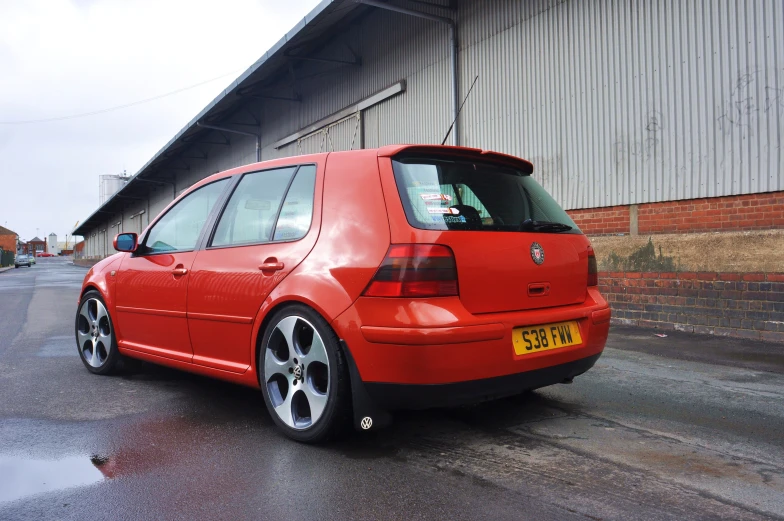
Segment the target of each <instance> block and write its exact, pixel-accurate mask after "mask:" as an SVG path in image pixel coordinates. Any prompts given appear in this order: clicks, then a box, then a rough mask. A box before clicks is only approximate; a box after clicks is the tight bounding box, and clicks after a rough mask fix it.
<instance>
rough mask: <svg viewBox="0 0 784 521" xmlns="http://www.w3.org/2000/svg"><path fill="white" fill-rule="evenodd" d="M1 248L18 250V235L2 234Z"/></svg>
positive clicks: (0, 238) (0, 237) (0, 239)
mask: <svg viewBox="0 0 784 521" xmlns="http://www.w3.org/2000/svg"><path fill="white" fill-rule="evenodd" d="M0 248H1V249H3V250H4V251H12V252H16V235H0Z"/></svg>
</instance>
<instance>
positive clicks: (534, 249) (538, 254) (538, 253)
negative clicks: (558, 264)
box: [531, 242, 544, 264]
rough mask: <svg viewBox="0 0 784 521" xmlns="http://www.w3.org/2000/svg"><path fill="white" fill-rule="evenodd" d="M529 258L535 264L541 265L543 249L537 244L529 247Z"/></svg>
mask: <svg viewBox="0 0 784 521" xmlns="http://www.w3.org/2000/svg"><path fill="white" fill-rule="evenodd" d="M531 258H532V259H533V260H534V262H535V263H536V264H541V263H543V262H544V249H543V248H542V245H541V244H539V243H538V242H535V243H533V244H532V245H531Z"/></svg>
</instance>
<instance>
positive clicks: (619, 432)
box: [0, 259, 784, 520]
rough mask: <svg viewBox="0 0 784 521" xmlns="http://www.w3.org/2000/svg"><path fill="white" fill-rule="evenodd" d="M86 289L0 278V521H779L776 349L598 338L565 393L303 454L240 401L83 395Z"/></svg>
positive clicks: (466, 411)
mask: <svg viewBox="0 0 784 521" xmlns="http://www.w3.org/2000/svg"><path fill="white" fill-rule="evenodd" d="M84 274H85V270H84V269H82V268H78V267H74V266H72V265H69V264H68V263H67V262H66V261H64V260H63V259H40V260H39V263H38V265H37V266H35V267H33V268H32V269H23V268H20V269H18V270H10V271H8V272H5V273H0V519H4V520H6V519H8V520H12V519H24V520H29V519H78V520H86V519H112V520H114V519H286V520H289V519H307V520H310V519H341V520H342V519H536V520H549V519H552V520H566V519H784V400H782V398H784V348H781V347H776V346H769V345H764V344H753V343H743V344H740V343H735V342H731V341H728V340H720V339H710V338H702V337H693V336H685V335H683V336H681V335H675V336H673V335H671V336H670V337H668V338H666V339H659V338H656V337H654V336H652V335H651V334H650V333H648V332H645V331H636V330H630V329H627V330H618V329H616V330H614V331H613V333H612V339H611V341H610V343H609V347H608V349H607V350H606V351H605V354H604V356H603V357H602V358H601V359H600V360H599V362H598V364H597V366H596V367H595V368H594V369H593V370H591V371H589V372H588V373H587V374H586V375H584V376H582V377H579V378H577V379H575V382H574V383H573V384H572V385H559V386H556V387H551V388H548V389H542V390H539V391H536V392H534V393H532V394H529V395H527V396H524V397H517V398H513V399H507V400H502V401H498V402H493V403H488V404H482V405H477V406H472V407H467V408H460V409H453V410H437V411H425V412H418V413H406V414H400V415H398V417H397V421H396V423H395V425H394V426H393V427H392V428H390V429H388V430H386V431H383V432H380V433H377V434H375V435H373V436H367V435H365V436H363V435H355V436H353V437H351V438H350V439H348V440H345V441H343V442H340V443H336V444H331V445H327V446H323V447H311V446H305V445H299V444H296V443H294V442H291V441H288V440H287V439H284V438H283V437H281V436H280V435H278V434H277V432H276V430H275V428H274V426H273V424H272V421H271V420H270V418H269V416H268V415H267V412H266V410H265V409H264V407H263V404H262V401H261V395H260V393H259V392H257V391H254V390H252V389H245V388H242V387H238V386H234V385H230V384H225V383H221V382H217V381H213V380H209V379H206V378H201V377H197V376H192V375H188V374H184V373H180V372H176V371H173V370H168V369H163V368H159V367H155V366H151V365H146V364H145V365H142V366H141V368H139V370H138V371H136V372H134V373H133V374H129V375H126V376H122V377H98V376H93V375H90V374H89V373H88V372H87V371H86V370H85V369H84V367H83V366H82V363H81V361H80V360H79V358H78V354H77V352H76V347H75V344H74V340H73V333H72V324H73V317H74V313H75V310H76V299H77V297H78V294H79V287H80V283H81V280H82V277H83V276H84Z"/></svg>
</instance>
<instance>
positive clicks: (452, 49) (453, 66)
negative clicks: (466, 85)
mask: <svg viewBox="0 0 784 521" xmlns="http://www.w3.org/2000/svg"><path fill="white" fill-rule="evenodd" d="M354 2H356V3H358V4H365V5H369V6H372V7H377V8H379V9H386V10H387V11H394V12H396V13H400V14H405V15H409V16H415V17H417V18H424V19H425V20H430V21H432V22H438V23H442V24H446V25H447V26H449V58H450V60H449V61H450V72H451V74H452V96H451V97H452V120H453V121H454V122H455V127H454V129H453V130H452V144H453V145H455V146H458V145H460V136H459V134H458V128H459V124H458V122H457V114H458V110H459V106H460V96H459V93H458V83H457V81H458V78H457V24H456V23H455V21H454V20H452V19H451V18H445V17H443V16H436V15H434V14H427V13H422V12H419V11H414V10H413V9H406V8H405V7H398V6H396V5H391V4H386V3H384V2H379V1H377V0H354ZM434 7H435V6H434Z"/></svg>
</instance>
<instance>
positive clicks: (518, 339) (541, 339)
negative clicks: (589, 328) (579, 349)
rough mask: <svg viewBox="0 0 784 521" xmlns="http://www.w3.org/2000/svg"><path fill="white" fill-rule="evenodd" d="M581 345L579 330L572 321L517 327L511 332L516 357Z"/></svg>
mask: <svg viewBox="0 0 784 521" xmlns="http://www.w3.org/2000/svg"><path fill="white" fill-rule="evenodd" d="M582 343H583V339H582V337H581V336H580V328H579V327H578V326H577V322H576V321H574V320H572V321H569V322H559V323H557V324H544V325H541V326H530V327H517V328H515V329H514V330H513V331H512V345H513V346H514V350H515V354H517V355H518V356H519V355H527V354H531V353H538V352H539V351H548V350H550V349H559V348H561V347H567V346H574V345H577V344H582Z"/></svg>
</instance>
